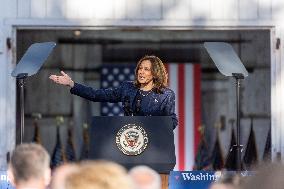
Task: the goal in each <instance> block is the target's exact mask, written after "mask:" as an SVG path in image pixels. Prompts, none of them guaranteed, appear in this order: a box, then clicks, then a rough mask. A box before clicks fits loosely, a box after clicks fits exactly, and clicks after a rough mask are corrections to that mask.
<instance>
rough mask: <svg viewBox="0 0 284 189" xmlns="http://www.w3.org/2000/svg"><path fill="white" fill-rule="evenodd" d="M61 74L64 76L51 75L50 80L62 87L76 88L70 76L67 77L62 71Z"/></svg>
mask: <svg viewBox="0 0 284 189" xmlns="http://www.w3.org/2000/svg"><path fill="white" fill-rule="evenodd" d="M60 73H61V74H62V75H50V76H49V79H51V80H52V81H54V82H55V83H58V84H60V85H66V86H69V87H71V88H72V87H74V82H73V81H72V79H71V77H69V75H67V74H66V73H64V72H63V71H61V72H60Z"/></svg>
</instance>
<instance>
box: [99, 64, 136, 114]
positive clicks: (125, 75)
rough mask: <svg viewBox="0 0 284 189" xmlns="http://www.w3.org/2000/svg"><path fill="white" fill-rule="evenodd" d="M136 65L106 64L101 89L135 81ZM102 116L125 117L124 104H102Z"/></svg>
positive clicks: (103, 69) (102, 74)
mask: <svg viewBox="0 0 284 189" xmlns="http://www.w3.org/2000/svg"><path fill="white" fill-rule="evenodd" d="M134 70H135V65H133V64H105V65H104V66H103V67H102V72H101V88H103V89H107V88H115V87H118V86H119V85H120V83H121V82H123V81H134V78H135V77H134V72H135V71H134ZM101 115H102V116H123V109H122V103H109V102H102V103H101Z"/></svg>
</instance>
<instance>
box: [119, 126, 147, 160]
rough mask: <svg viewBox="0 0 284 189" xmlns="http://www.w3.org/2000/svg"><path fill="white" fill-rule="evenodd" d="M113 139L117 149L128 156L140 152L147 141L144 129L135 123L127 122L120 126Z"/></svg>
mask: <svg viewBox="0 0 284 189" xmlns="http://www.w3.org/2000/svg"><path fill="white" fill-rule="evenodd" d="M115 141H116V145H117V147H118V149H119V150H120V151H121V152H122V153H124V154H125V155H128V156H137V155H139V154H141V153H142V152H143V151H144V150H145V149H146V147H147V145H148V142H149V141H148V136H147V133H146V131H145V130H144V129H143V128H142V127H140V126H138V125H135V124H127V125H124V126H123V127H121V129H120V130H119V131H118V133H117V134H116V140H115Z"/></svg>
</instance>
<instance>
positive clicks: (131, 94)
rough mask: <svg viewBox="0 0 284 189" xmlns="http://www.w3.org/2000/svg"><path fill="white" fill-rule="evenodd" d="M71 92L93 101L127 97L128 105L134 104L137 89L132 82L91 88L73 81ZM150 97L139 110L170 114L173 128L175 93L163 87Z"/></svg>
mask: <svg viewBox="0 0 284 189" xmlns="http://www.w3.org/2000/svg"><path fill="white" fill-rule="evenodd" d="M70 92H71V93H72V94H75V95H78V96H80V97H83V98H85V99H88V100H91V101H94V102H122V103H125V100H126V99H127V100H128V101H129V106H130V107H134V106H135V102H134V101H135V97H136V95H137V92H138V89H137V87H135V85H134V84H133V82H123V83H122V84H121V85H120V86H119V87H117V88H113V89H93V88H92V87H87V86H84V85H82V84H78V83H74V87H73V88H71V89H70ZM150 95H151V99H150V101H149V103H148V105H147V106H146V107H141V110H140V111H141V112H142V114H143V115H145V116H171V117H172V120H173V128H175V127H176V126H177V124H178V120H177V116H176V114H175V93H174V92H173V91H172V90H171V89H169V88H164V89H163V90H162V93H161V94H158V93H151V94H150Z"/></svg>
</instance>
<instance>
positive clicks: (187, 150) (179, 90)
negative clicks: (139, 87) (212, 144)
mask: <svg viewBox="0 0 284 189" xmlns="http://www.w3.org/2000/svg"><path fill="white" fill-rule="evenodd" d="M166 68H167V70H168V74H169V87H170V88H171V89H172V90H173V91H174V92H175V94H176V107H175V109H176V114H177V116H178V121H179V124H178V126H177V128H176V129H175V130H174V135H175V149H176V159H177V163H176V166H175V170H179V171H190V170H192V169H193V166H194V157H195V155H196V154H197V149H198V144H199V138H200V133H199V131H198V129H199V127H200V125H201V104H200V99H201V89H200V86H201V85H200V82H201V77H200V76H201V71H200V64H191V63H180V64H178V63H171V64H167V65H166Z"/></svg>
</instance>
